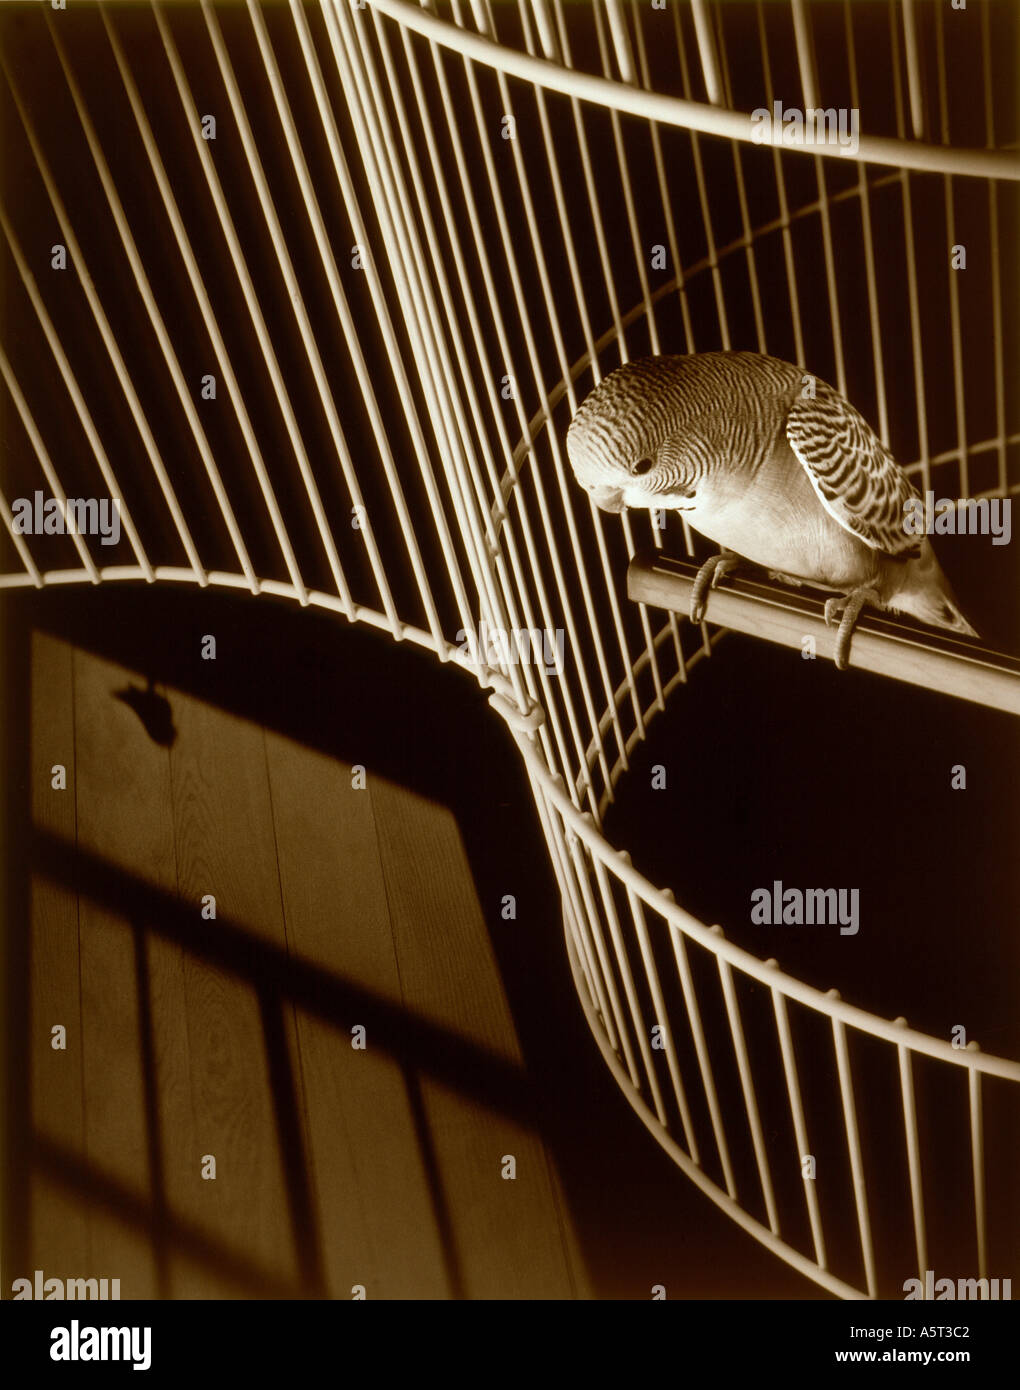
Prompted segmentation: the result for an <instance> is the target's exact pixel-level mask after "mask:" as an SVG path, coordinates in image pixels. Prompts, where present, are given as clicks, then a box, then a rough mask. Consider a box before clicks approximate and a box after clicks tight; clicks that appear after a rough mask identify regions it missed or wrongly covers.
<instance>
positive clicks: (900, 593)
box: [888, 539, 979, 637]
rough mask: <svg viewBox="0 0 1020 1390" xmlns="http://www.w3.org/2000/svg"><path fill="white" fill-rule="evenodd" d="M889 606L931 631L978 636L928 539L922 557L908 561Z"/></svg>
mask: <svg viewBox="0 0 1020 1390" xmlns="http://www.w3.org/2000/svg"><path fill="white" fill-rule="evenodd" d="M888 602H889V607H890V608H894V609H896V611H897V612H900V613H909V614H910V616H911V617H913V618H919V619H920V620H921V622H922V623H928V624H929V625H930V626H931V627H942V628H946V629H948V631H950V632H958V633H960V634H961V635H962V636H964V637H977V636H979V633H978V632H976V631H975V629H974V628H973V627H972V626H971V625H970V623H969V622H968V621H967V619H966V618H965V617H964V615H963V610H962V609H961V607H960V604H959V600H958V599H957V597H956V595H955V594H954V593H953V589H952V586H951V585H950V583H949V580H948V579H947V578H946V576H945V574H944V573H943V570H942V566H941V565H940V564H939V562H938V560H937V559H936V558H935V552H934V551H933V550H932V548H931V545H930V543H929V542H928V540H927V539H925V541H924V543H923V544H922V546H921V554H920V555H919V556H918V557H917V558H916V559H914V560H908V561H907V563H906V565H905V566H904V569H903V572H902V576H901V583H900V585H899V587H898V588H897V590H896V592H895V594H893V595H891V596H890V598H889V600H888Z"/></svg>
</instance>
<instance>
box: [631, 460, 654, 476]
mask: <svg viewBox="0 0 1020 1390" xmlns="http://www.w3.org/2000/svg"><path fill="white" fill-rule="evenodd" d="M651 467H652V460H651V459H638V461H637V463H635V464H634V466H633V468H631V470H630V471H631V472H632V473H633V474H634V475H635V476H636V477H638V478H640V477H641V475H642V474H643V473H647V472H648V471H649V470H650V469H651Z"/></svg>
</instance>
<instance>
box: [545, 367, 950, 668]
mask: <svg viewBox="0 0 1020 1390" xmlns="http://www.w3.org/2000/svg"><path fill="white" fill-rule="evenodd" d="M567 455H568V457H569V459H570V463H571V466H572V468H573V470H574V473H575V475H576V477H577V480H578V482H579V483H580V484H581V485H582V486H583V487H584V488H585V489H587V491H588V492H589V494H590V495H591V498H592V500H593V501H594V502H595V504H596V505H597V506H599V507H601V508H602V509H603V510H604V511H609V512H619V511H622V510H623V509H624V507H645V508H649V509H659V508H664V509H669V510H673V511H678V512H681V513H683V514H684V515H685V516H686V517H687V520H688V521H689V522H690V524H691V526H693V528H694V529H695V530H696V531H698V532H700V533H701V535H703V536H706V537H707V538H708V539H709V540H712V541H715V542H716V543H717V544H718V545H719V546H721V547H722V549H723V554H721V555H716V556H713V557H712V559H710V560H709V561H708V562H707V563H706V564H705V565H703V566H702V568H701V570H700V571H699V572H698V576H697V579H696V580H695V583H694V588H693V591H692V594H691V618H692V620H693V621H695V622H700V621H701V619H702V617H703V616H704V605H705V598H706V594H707V590H708V587H709V585H711V586H712V587H714V586H715V584H716V583H717V581H718V580H719V579H720V578H721V577H722V575H723V574H725V573H726V572H727V571H728V570H730V569H732V568H733V567H734V566H735V565H736V564H738V563H739V562H740V560H741V559H744V560H749V561H752V562H753V563H754V564H757V565H761V566H763V567H764V568H766V569H767V570H769V571H770V572H771V574H772V576H773V577H774V578H776V579H779V580H782V581H785V582H788V583H793V584H798V585H799V584H812V585H815V586H817V587H818V588H821V589H827V590H829V591H832V592H835V593H836V594H837V595H841V597H835V598H830V599H829V600H828V602H827V603H826V605H825V620H826V622H827V623H829V624H834V623H835V622H836V621H837V620H839V632H838V635H837V640H836V665H837V666H838V667H839V668H840V670H842V669H844V668H845V667H846V665H847V658H848V656H849V652H850V643H851V639H852V635H853V629H854V625H855V624H856V622H857V618H858V615H859V613H860V611H861V609H862V607H864V605H865V604H870V605H872V606H873V607H875V608H879V609H889V610H891V611H892V612H894V613H909V614H910V615H911V616H913V617H915V618H919V619H920V620H921V621H922V622H924V623H928V624H930V625H931V626H933V627H940V628H948V629H949V630H950V631H951V632H958V633H964V634H966V635H967V636H970V637H976V636H977V633H976V632H975V631H974V629H973V628H972V627H971V626H970V624H969V623H968V622H967V620H966V618H965V617H964V616H963V614H962V612H961V611H960V608H959V605H958V604H957V601H956V599H955V598H954V596H953V592H952V590H951V589H950V587H949V582H948V580H947V579H946V577H945V575H944V574H943V572H942V569H941V567H940V566H939V563H938V560H937V559H936V558H935V554H934V552H933V550H932V548H931V544H930V543H929V541H928V539H927V537H926V536H918V535H914V534H911V533H909V532H908V531H907V529H906V527H905V525H904V514H905V504H906V503H907V502H908V501H909V500H910V499H911V498H916V497H918V493H917V491H916V489H915V488H914V487H913V485H912V484H911V482H910V480H909V478H908V477H907V475H906V474H905V473H904V471H903V469H902V468H901V467H900V466H899V464H898V463H897V462H896V461H895V459H894V458H893V457H892V455H891V454H890V453H889V451H888V450H887V449H886V448H885V446H884V445H883V444H882V442H881V440H880V439H879V438H878V436H877V435H876V434H875V432H874V431H873V430H872V429H871V427H870V426H869V425H868V423H867V421H866V420H864V419H863V417H862V416H860V415H859V414H858V413H857V411H856V410H855V409H854V408H853V406H852V405H850V404H849V402H848V401H845V400H844V399H843V397H842V396H841V395H840V394H839V392H838V391H834V390H833V389H832V387H831V386H827V385H826V384H825V383H824V382H823V381H820V380H819V379H818V378H817V377H812V376H810V375H808V374H807V373H805V372H804V371H803V370H802V369H801V368H800V367H795V366H793V365H792V363H789V362H782V361H780V360H779V359H778V358H775V357H765V356H762V355H761V354H760V353H756V352H699V353H692V354H690V355H688V356H683V357H670V356H660V357H646V358H643V359H641V360H639V361H636V362H630V363H627V364H626V365H624V366H622V367H618V368H617V369H616V371H613V372H610V373H609V375H608V376H607V377H606V378H605V379H604V380H603V381H602V382H601V383H600V384H599V385H598V386H597V387H596V388H595V390H594V391H592V392H591V394H590V395H589V396H588V397H587V399H586V400H585V401H584V403H583V404H582V405H581V406H580V408H579V409H578V411H577V413H576V414H575V416H574V418H573V420H572V421H571V424H570V428H569V430H568V431H567Z"/></svg>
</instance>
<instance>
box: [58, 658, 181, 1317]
mask: <svg viewBox="0 0 1020 1390" xmlns="http://www.w3.org/2000/svg"><path fill="white" fill-rule="evenodd" d="M74 676H75V723H76V731H77V743H76V751H77V783H76V806H77V814H78V845H79V850H80V852H81V857H80V861H79V876H80V893H81V901H80V922H81V928H80V932H81V990H82V1032H83V1040H84V1054H83V1055H84V1085H85V1131H86V1143H87V1149H88V1163H89V1170H90V1174H89V1176H90V1178H91V1179H93V1180H94V1181H95V1182H96V1183H97V1184H98V1185H99V1187H100V1189H101V1191H102V1192H103V1193H105V1194H106V1196H105V1197H103V1198H102V1199H101V1200H94V1201H93V1202H92V1204H91V1210H90V1222H89V1224H90V1232H91V1241H92V1260H93V1264H94V1266H95V1269H94V1270H93V1272H94V1273H95V1274H97V1275H99V1276H103V1275H106V1276H108V1277H111V1278H119V1279H120V1280H121V1295H122V1297H124V1298H154V1297H167V1296H169V1294H170V1292H171V1277H170V1264H169V1250H168V1245H167V1233H166V1225H167V1198H166V1187H165V1169H166V1145H167V1142H168V1139H169V1138H170V1137H171V1136H173V1135H175V1134H177V1133H178V1132H179V1131H180V1129H181V1127H182V1125H184V1124H186V1122H187V1113H186V1097H187V1091H186V1076H187V1037H186V1034H185V1032H184V1025H183V1013H182V1010H181V1003H182V994H181V974H180V959H179V953H178V952H177V951H176V949H174V948H173V947H172V946H168V945H167V944H166V943H165V942H163V941H161V940H160V939H159V937H158V936H156V935H155V934H154V933H152V932H151V931H150V927H151V921H150V919H149V913H148V912H147V910H146V908H145V906H144V900H143V899H142V898H141V897H140V891H139V888H138V885H139V884H140V885H142V887H143V888H144V887H147V888H149V889H152V890H155V891H156V892H157V893H163V894H168V895H170V896H171V897H172V895H173V893H174V891H175V870H174V836H173V818H172V810H171V796H170V768H169V760H168V757H167V751H166V748H165V747H164V746H161V745H160V743H158V742H156V741H155V740H154V739H153V738H152V737H151V736H150V733H149V732H148V731H147V730H146V727H145V725H144V723H143V721H142V720H141V719H140V718H139V715H138V713H137V712H136V710H135V709H134V708H132V707H131V706H130V704H129V703H126V702H125V700H124V699H123V698H122V697H123V695H124V693H125V692H129V691H130V690H131V689H132V688H133V689H134V690H135V691H136V692H144V684H143V683H141V682H140V681H139V679H138V678H137V676H135V675H133V673H131V672H130V671H128V670H126V669H125V668H124V667H122V666H119V665H116V664H114V663H112V662H109V661H105V660H103V659H101V658H99V657H96V656H93V655H91V654H89V653H87V652H84V651H81V650H77V651H76V652H75V657H74ZM118 695H119V696H120V698H119V697H118ZM121 884H122V886H121ZM122 894H123V899H122V898H121V895H122Z"/></svg>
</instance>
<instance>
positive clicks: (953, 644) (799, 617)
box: [627, 554, 1020, 714]
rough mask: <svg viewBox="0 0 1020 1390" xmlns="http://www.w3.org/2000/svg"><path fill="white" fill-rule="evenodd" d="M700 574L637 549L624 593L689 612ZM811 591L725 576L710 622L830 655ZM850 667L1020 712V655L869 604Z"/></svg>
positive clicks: (830, 632) (832, 635)
mask: <svg viewBox="0 0 1020 1390" xmlns="http://www.w3.org/2000/svg"><path fill="white" fill-rule="evenodd" d="M697 573H698V566H697V565H695V564H692V563H691V562H690V561H686V560H673V559H668V558H666V557H665V556H661V555H657V554H654V555H637V556H635V557H634V559H633V560H632V561H631V562H630V568H629V569H628V571H627V594H628V596H629V597H630V598H631V599H634V600H635V601H636V602H639V603H645V604H648V605H649V606H650V607H652V608H664V609H667V610H668V611H670V612H674V613H680V614H682V615H683V616H685V617H686V616H687V614H688V612H689V609H690V598H691V589H692V587H693V584H694V578H695V576H696V575H697ZM810 593H811V591H809V590H805V591H804V592H803V593H798V592H797V591H796V590H795V589H789V588H782V587H780V586H778V585H772V584H762V583H756V582H755V581H753V580H748V579H743V578H740V577H734V576H733V575H728V576H727V577H726V578H725V579H724V580H723V581H722V582H721V583H720V586H719V588H717V589H711V590H709V593H708V601H707V607H706V610H705V616H706V621H707V622H711V623H717V624H719V626H721V627H728V628H732V629H733V630H734V631H735V632H746V633H748V634H750V636H752V637H763V638H765V640H766V641H769V642H778V643H779V644H780V645H781V646H784V647H795V648H796V649H797V650H798V651H802V650H803V649H804V639H805V638H807V637H811V638H813V639H814V643H815V650H816V652H817V654H818V656H819V657H823V658H828V659H829V660H831V659H832V657H833V654H834V651H835V642H836V629H835V628H834V627H828V626H827V625H826V622H825V618H824V616H823V613H824V608H825V604H824V601H823V600H822V599H819V598H815V597H813V596H809V595H810ZM850 665H851V666H853V667H857V668H858V669H859V670H862V671H875V672H877V673H878V674H879V675H882V676H892V677H893V678H894V679H895V680H901V681H908V682H909V683H910V684H912V685H923V686H925V687H926V688H927V689H929V690H940V691H942V692H943V694H946V695H955V696H956V697H957V698H958V699H961V700H972V701H974V702H976V703H977V704H981V705H987V706H988V707H989V708H990V709H1001V710H1005V711H1006V712H1007V713H1009V714H1020V661H1018V660H1017V659H1016V658H1014V657H1011V656H1006V655H1004V654H1003V653H1002V652H995V651H990V650H988V649H987V648H984V647H982V646H981V645H980V643H979V642H976V641H970V640H964V639H959V640H958V639H956V638H953V637H951V636H949V635H948V634H943V633H941V632H938V631H936V630H935V629H932V630H931V631H922V630H921V629H920V628H917V627H914V626H908V625H907V624H906V623H905V622H901V621H899V620H898V619H896V618H893V617H892V616H887V615H884V614H879V613H876V612H873V611H872V610H870V609H865V610H864V612H863V613H862V615H861V619H860V622H859V624H858V626H857V628H856V630H855V631H854V636H853V643H852V645H851V652H850Z"/></svg>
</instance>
